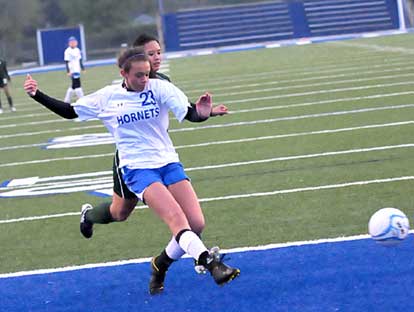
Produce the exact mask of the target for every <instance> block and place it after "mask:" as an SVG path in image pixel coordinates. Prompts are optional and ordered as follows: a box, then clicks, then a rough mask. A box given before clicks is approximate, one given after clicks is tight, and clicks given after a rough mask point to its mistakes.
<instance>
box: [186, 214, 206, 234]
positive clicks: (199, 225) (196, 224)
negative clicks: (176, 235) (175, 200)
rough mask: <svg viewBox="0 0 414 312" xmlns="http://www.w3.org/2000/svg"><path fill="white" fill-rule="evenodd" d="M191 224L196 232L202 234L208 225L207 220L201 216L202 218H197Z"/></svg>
mask: <svg viewBox="0 0 414 312" xmlns="http://www.w3.org/2000/svg"><path fill="white" fill-rule="evenodd" d="M190 226H191V230H192V231H193V232H194V233H197V234H201V233H202V232H203V231H204V228H205V226H206V222H205V220H204V218H203V217H201V218H198V219H197V220H195V221H193V222H191V224H190Z"/></svg>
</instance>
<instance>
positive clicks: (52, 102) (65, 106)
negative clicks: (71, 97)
mask: <svg viewBox="0 0 414 312" xmlns="http://www.w3.org/2000/svg"><path fill="white" fill-rule="evenodd" d="M23 88H24V91H26V93H27V94H29V96H30V97H32V98H33V99H34V100H35V101H37V102H39V103H40V104H42V105H43V106H44V107H46V108H47V109H49V110H51V111H52V112H54V113H55V114H57V115H59V116H61V117H63V118H66V119H74V118H77V117H78V115H77V114H76V112H75V110H74V108H73V106H72V105H70V104H69V103H66V102H63V101H60V100H57V99H55V98H52V97H50V96H48V95H46V94H44V93H43V92H41V91H40V90H39V88H38V85H37V81H36V80H34V79H33V78H32V76H30V75H27V76H26V80H25V82H24V86H23Z"/></svg>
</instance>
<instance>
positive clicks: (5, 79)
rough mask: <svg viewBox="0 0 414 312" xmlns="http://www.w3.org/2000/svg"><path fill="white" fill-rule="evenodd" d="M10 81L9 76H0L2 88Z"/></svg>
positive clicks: (0, 86)
mask: <svg viewBox="0 0 414 312" xmlns="http://www.w3.org/2000/svg"><path fill="white" fill-rule="evenodd" d="M8 82H9V81H8V80H7V78H0V88H4V87H5V86H7V83H8Z"/></svg>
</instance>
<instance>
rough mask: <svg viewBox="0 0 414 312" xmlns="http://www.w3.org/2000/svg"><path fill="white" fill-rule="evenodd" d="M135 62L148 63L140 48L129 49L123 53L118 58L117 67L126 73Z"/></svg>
mask: <svg viewBox="0 0 414 312" xmlns="http://www.w3.org/2000/svg"><path fill="white" fill-rule="evenodd" d="M136 61H144V62H148V58H147V56H146V55H145V53H144V50H143V49H142V48H131V49H127V50H126V51H124V52H123V53H122V54H121V55H120V56H119V57H118V67H119V68H121V69H123V70H124V71H125V72H127V73H128V72H129V70H130V69H131V64H132V62H136Z"/></svg>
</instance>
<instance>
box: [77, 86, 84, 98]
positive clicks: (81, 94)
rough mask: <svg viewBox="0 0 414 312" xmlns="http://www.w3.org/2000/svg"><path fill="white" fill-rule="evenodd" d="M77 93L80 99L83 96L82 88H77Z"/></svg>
mask: <svg viewBox="0 0 414 312" xmlns="http://www.w3.org/2000/svg"><path fill="white" fill-rule="evenodd" d="M75 93H76V96H77V97H78V99H80V98H81V97H82V96H83V90H82V88H76V89H75Z"/></svg>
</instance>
